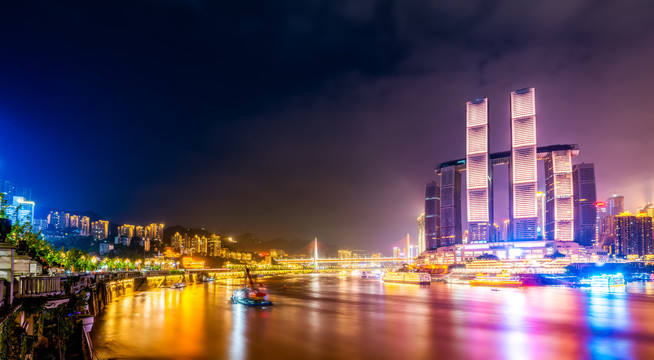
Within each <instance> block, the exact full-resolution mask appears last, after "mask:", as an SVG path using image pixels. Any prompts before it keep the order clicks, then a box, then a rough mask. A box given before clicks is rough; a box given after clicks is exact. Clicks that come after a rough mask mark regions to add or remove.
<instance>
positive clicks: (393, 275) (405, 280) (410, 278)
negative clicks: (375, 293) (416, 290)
mask: <svg viewBox="0 0 654 360" xmlns="http://www.w3.org/2000/svg"><path fill="white" fill-rule="evenodd" d="M382 280H383V281H384V282H387V283H400V284H416V285H429V284H431V276H430V275H429V273H422V272H408V271H396V272H389V273H386V274H384V276H382Z"/></svg>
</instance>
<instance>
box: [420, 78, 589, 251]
mask: <svg viewBox="0 0 654 360" xmlns="http://www.w3.org/2000/svg"><path fill="white" fill-rule="evenodd" d="M487 109H488V100H487V99H483V100H476V101H471V102H468V103H467V104H466V116H467V117H466V158H465V159H459V160H452V161H446V162H443V163H441V164H440V165H439V166H438V167H437V168H436V181H435V182H433V183H432V184H429V185H428V187H427V197H426V199H436V200H437V201H434V202H431V203H430V202H428V201H426V203H425V232H426V248H427V250H432V249H434V248H438V247H442V246H450V245H455V244H462V243H463V242H464V241H463V232H462V230H461V229H462V221H461V192H462V190H464V191H465V193H466V199H467V207H466V216H467V222H468V225H469V227H468V230H467V243H470V244H475V243H485V242H493V241H498V240H500V239H501V240H504V241H534V240H538V239H541V240H542V239H546V240H554V241H573V240H574V239H575V211H574V198H575V194H574V184H573V169H572V159H573V158H574V157H575V156H577V155H578V154H579V147H578V146H577V145H574V144H570V145H550V146H541V147H538V146H537V136H536V105H535V90H534V89H533V88H526V89H521V90H517V91H514V92H512V93H511V95H510V129H511V149H510V150H509V151H504V152H497V153H489V152H488V134H489V131H488V119H487ZM539 161H540V162H541V163H542V164H543V165H542V166H543V169H544V175H545V176H544V178H545V184H544V185H545V191H544V192H543V193H538V192H537V189H538V162H539ZM504 165H506V166H507V170H508V175H509V176H508V178H509V187H510V191H509V219H507V221H506V222H504V223H503V224H500V225H502V226H504V228H506V230H507V231H504V228H502V231H500V229H499V226H498V227H495V225H494V222H493V177H494V176H493V174H494V172H495V171H497V167H498V166H504ZM464 173H465V176H466V177H465V180H466V182H465V183H466V188H465V189H462V188H461V184H462V182H461V176H462V175H464ZM583 187H584V188H588V186H587V185H585V186H583ZM430 214H438V215H439V216H440V218H439V219H438V218H436V217H434V216H430ZM432 218H436V219H437V220H438V221H436V224H438V225H439V226H438V227H435V226H434V227H431V226H430V225H431V224H430V219H432ZM480 224H486V225H480ZM491 224H492V226H491ZM432 228H436V229H437V230H436V231H434V232H431V230H430V229H432ZM485 229H490V230H488V231H487V230H485ZM500 233H501V234H502V235H501V236H500V235H499V234H500ZM505 233H506V234H505ZM430 234H435V235H434V236H433V238H431V236H430ZM591 245H592V244H591Z"/></svg>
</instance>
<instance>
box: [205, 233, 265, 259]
mask: <svg viewBox="0 0 654 360" xmlns="http://www.w3.org/2000/svg"><path fill="white" fill-rule="evenodd" d="M220 246H221V244H220V236H218V235H216V234H211V236H210V237H209V241H208V244H207V255H208V256H218V255H219V254H220ZM271 256H272V253H271Z"/></svg>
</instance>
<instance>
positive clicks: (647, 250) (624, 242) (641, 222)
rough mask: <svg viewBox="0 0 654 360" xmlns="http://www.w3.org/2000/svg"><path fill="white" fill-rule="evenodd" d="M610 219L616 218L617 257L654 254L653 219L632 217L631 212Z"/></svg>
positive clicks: (644, 216) (641, 216)
mask: <svg viewBox="0 0 654 360" xmlns="http://www.w3.org/2000/svg"><path fill="white" fill-rule="evenodd" d="M609 217H612V218H614V222H613V226H614V229H613V233H614V236H615V242H614V247H615V253H616V254H617V255H620V256H625V255H638V256H643V255H651V254H654V243H653V240H652V218H651V217H649V216H647V215H643V214H638V215H632V214H631V213H629V212H624V213H622V214H620V215H615V216H611V215H609Z"/></svg>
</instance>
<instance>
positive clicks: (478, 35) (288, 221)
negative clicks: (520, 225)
mask: <svg viewBox="0 0 654 360" xmlns="http://www.w3.org/2000/svg"><path fill="white" fill-rule="evenodd" d="M554 3H555V4H556V5H554ZM554 3H553V2H531V1H517V0H516V1H460V0H459V1H442V0H433V1H406V0H397V1H352V0H343V1H337V0H326V1H318V0H311V1H309V0H307V1H282V0H279V1H270V0H261V1H247V0H237V1H199V0H197V1H182V0H179V1H173V0H170V1H163V0H156V1H155V0H153V1H137V0H128V1H61V2H60V1H57V2H55V1H42V2H33V1H15V2H3V3H2V5H0V29H1V30H0V134H1V139H2V140H1V141H0V177H2V178H6V179H9V180H12V181H13V182H15V183H17V184H19V185H23V186H29V187H31V188H32V189H33V198H34V200H35V201H36V202H37V206H51V207H56V208H63V209H70V210H75V209H79V210H94V211H96V212H98V213H100V214H102V215H103V216H105V217H108V218H110V219H111V220H112V221H113V222H116V223H123V222H126V223H141V224H146V223H149V222H151V221H153V220H157V221H163V222H165V223H166V224H167V225H173V224H182V225H186V226H197V227H206V228H207V229H209V230H212V231H216V232H220V233H223V234H240V233H243V232H253V233H255V234H256V235H258V236H259V237H261V238H263V239H272V238H274V237H286V238H300V239H310V238H313V237H314V236H317V237H318V238H319V239H320V240H322V241H325V242H327V243H331V244H334V245H338V246H343V247H350V248H368V249H371V250H372V249H379V250H384V251H386V252H388V251H389V248H390V246H392V245H393V244H395V243H396V242H397V241H398V240H399V239H400V238H401V237H402V236H405V234H406V233H407V232H410V233H411V234H412V236H413V237H415V234H416V233H417V229H416V218H417V216H418V215H419V214H420V212H421V211H422V208H423V201H424V200H423V197H424V184H425V183H426V182H428V181H431V180H432V179H433V178H434V175H433V169H434V167H435V166H436V165H437V164H439V163H440V162H443V161H447V160H452V159H456V158H461V157H464V156H465V131H464V128H465V107H464V105H465V102H466V101H468V100H472V99H475V98H479V97H484V96H485V97H488V98H489V103H490V116H491V118H490V126H491V135H490V136H491V151H503V150H508V148H509V135H510V134H509V120H508V116H509V115H508V107H509V93H510V92H511V91H513V90H516V89H519V88H523V87H535V88H536V102H537V124H538V125H537V129H538V142H539V145H541V146H542V145H550V144H565V143H576V144H579V145H580V147H581V154H580V156H579V157H577V158H576V159H575V163H579V162H582V161H585V162H594V163H595V167H596V176H597V179H598V184H597V186H598V196H599V197H600V198H605V197H607V196H609V195H610V194H611V193H614V192H617V193H619V194H622V195H624V196H625V202H626V206H627V208H629V209H631V210H632V211H633V210H635V208H636V207H637V206H641V205H643V204H644V203H645V202H646V201H650V200H652V198H653V194H652V188H653V186H654V180H653V179H654V160H652V157H653V156H654V116H653V115H652V114H653V113H654V101H652V96H653V95H654V75H653V71H652V69H653V68H654V21H652V14H653V13H654V3H652V2H650V1H642V2H635V1H634V2H632V1H619V2H618V1H616V2H610V1H596V0H589V1H560V2H554ZM539 171H542V169H541V168H539ZM497 180H498V182H502V181H503V182H505V183H506V181H507V180H506V175H504V176H502V175H499V176H498V179H497ZM541 187H542V184H541ZM507 188H508V185H501V183H500V184H498V185H496V188H495V189H496V190H495V196H496V199H498V200H497V202H498V204H497V207H496V215H497V218H500V219H501V218H505V217H506V216H507V214H508V211H507V210H506V206H507V204H506V201H503V200H499V199H500V198H504V197H506V196H507V194H506V189H507Z"/></svg>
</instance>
